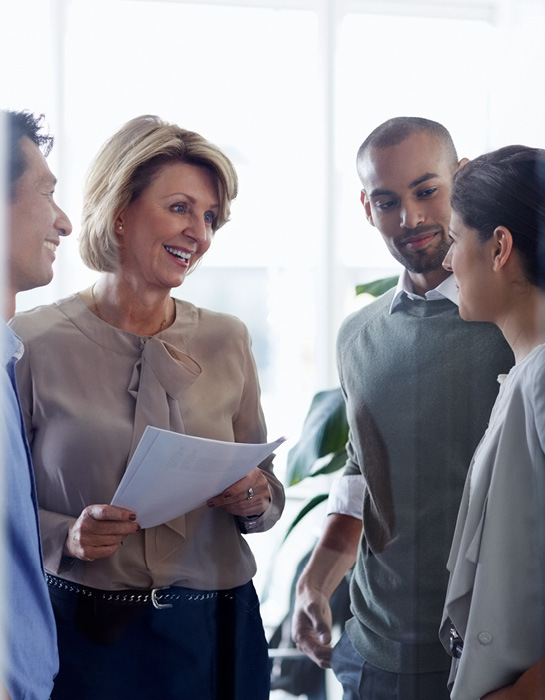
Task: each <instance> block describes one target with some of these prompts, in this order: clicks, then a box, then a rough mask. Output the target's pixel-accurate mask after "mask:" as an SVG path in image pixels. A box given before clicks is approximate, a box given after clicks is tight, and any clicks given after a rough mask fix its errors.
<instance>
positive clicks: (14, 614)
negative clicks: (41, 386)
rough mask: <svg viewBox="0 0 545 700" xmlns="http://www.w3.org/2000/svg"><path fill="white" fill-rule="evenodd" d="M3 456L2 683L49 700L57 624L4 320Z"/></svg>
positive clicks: (14, 353) (13, 340)
mask: <svg viewBox="0 0 545 700" xmlns="http://www.w3.org/2000/svg"><path fill="white" fill-rule="evenodd" d="M0 341H1V342H0V353H1V360H2V366H1V368H0V381H1V386H0V446H1V449H2V451H3V453H2V457H3V459H2V466H3V469H2V492H3V511H4V512H3V521H4V522H3V524H4V531H3V539H2V545H3V546H2V550H3V552H2V565H3V572H2V575H3V582H2V587H1V588H2V590H5V591H7V594H6V595H5V596H2V598H0V605H2V610H1V614H2V620H1V622H2V630H3V633H4V639H3V642H4V645H5V649H6V653H5V654H2V667H1V673H2V680H3V682H4V685H5V686H6V688H7V690H8V692H9V694H10V696H11V698H12V700H47V698H49V696H50V694H51V690H52V688H53V678H54V677H55V674H56V673H57V670H58V667H59V657H58V652H57V633H56V628H55V619H54V617H53V610H52V608H51V602H50V599H49V593H48V590H47V583H46V581H45V574H44V568H43V560H42V551H41V545H40V533H39V523H38V505H37V500H36V489H35V484H34V474H33V472H32V463H31V458H30V450H29V447H28V443H27V440H26V434H25V428H24V423H23V417H22V414H21V409H20V406H19V398H18V394H17V388H16V384H15V363H16V362H17V359H18V357H20V356H21V354H22V344H21V341H20V340H19V339H18V338H17V336H16V335H15V334H14V333H13V331H11V330H10V329H9V328H8V327H7V325H6V324H5V323H4V321H2V320H0Z"/></svg>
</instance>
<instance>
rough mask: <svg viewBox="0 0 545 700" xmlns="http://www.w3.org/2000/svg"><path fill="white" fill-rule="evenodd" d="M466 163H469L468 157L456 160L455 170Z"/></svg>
mask: <svg viewBox="0 0 545 700" xmlns="http://www.w3.org/2000/svg"><path fill="white" fill-rule="evenodd" d="M467 163H469V158H461V159H460V160H459V161H458V165H457V166H456V170H455V172H458V170H460V169H461V168H463V167H464V165H466V164H467Z"/></svg>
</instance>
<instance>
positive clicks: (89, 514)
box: [63, 505, 140, 561]
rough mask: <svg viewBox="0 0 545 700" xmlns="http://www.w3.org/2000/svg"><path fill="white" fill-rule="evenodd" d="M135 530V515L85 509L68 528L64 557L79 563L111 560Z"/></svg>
mask: <svg viewBox="0 0 545 700" xmlns="http://www.w3.org/2000/svg"><path fill="white" fill-rule="evenodd" d="M138 530H140V525H138V523H137V522H136V514H135V513H133V512H132V511H130V510H127V509H126V508H118V507H117V506H108V505H92V506H87V508H85V509H84V510H83V511H82V513H81V515H80V516H79V518H78V519H77V520H74V522H73V523H72V524H71V525H70V527H69V528H68V535H67V536H66V540H65V542H64V549H63V555H64V556H65V557H74V558H75V559H81V560H82V561H94V560H95V559H103V558H104V557H111V556H112V554H114V553H115V552H116V551H117V549H118V548H119V545H120V544H122V542H123V540H124V539H125V537H127V535H132V534H133V533H135V532H138Z"/></svg>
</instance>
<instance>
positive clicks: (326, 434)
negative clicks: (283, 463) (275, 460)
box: [286, 389, 348, 486]
mask: <svg viewBox="0 0 545 700" xmlns="http://www.w3.org/2000/svg"><path fill="white" fill-rule="evenodd" d="M347 439H348V424H347V422H346V409H345V406H344V397H343V395H342V392H341V390H340V389H328V390H327V391H321V392H319V393H317V394H316V395H315V396H314V398H313V399H312V403H311V406H310V409H309V411H308V413H307V417H306V418H305V422H304V424H303V429H302V431H301V437H300V438H299V441H298V442H297V443H296V444H295V445H294V446H293V447H292V448H291V450H290V451H289V452H288V458H287V473H286V481H287V484H288V485H289V486H293V485H294V484H297V483H299V482H300V481H302V480H303V479H305V478H306V477H307V476H309V475H310V474H311V472H312V470H313V468H314V465H315V462H316V461H317V460H318V459H320V458H321V457H325V456H327V455H329V454H331V453H337V452H338V451H339V450H341V449H342V448H343V447H344V446H345V444H346V441H347ZM320 468H322V467H320Z"/></svg>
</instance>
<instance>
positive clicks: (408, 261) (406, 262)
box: [390, 229, 450, 274]
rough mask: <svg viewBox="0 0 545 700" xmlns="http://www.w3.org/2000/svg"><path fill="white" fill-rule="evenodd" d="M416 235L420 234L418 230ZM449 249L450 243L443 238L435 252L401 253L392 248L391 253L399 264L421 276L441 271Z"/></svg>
mask: <svg viewBox="0 0 545 700" xmlns="http://www.w3.org/2000/svg"><path fill="white" fill-rule="evenodd" d="M415 233H418V231H417V229H415ZM407 238H409V236H407ZM449 248H450V242H449V241H448V239H446V238H445V237H444V236H443V237H442V239H441V242H440V244H439V245H438V246H437V247H434V248H433V250H429V248H426V249H425V250H414V251H411V252H407V253H401V252H400V251H399V250H398V249H397V248H393V247H392V248H391V249H390V253H391V254H392V255H393V257H394V258H395V259H396V260H397V262H398V263H401V264H402V265H403V267H404V268H406V269H407V270H408V271H409V272H414V273H416V274H420V273H423V272H432V271H433V270H439V269H440V268H441V267H442V266H443V260H444V259H445V256H446V254H447V253H448V249H449Z"/></svg>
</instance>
